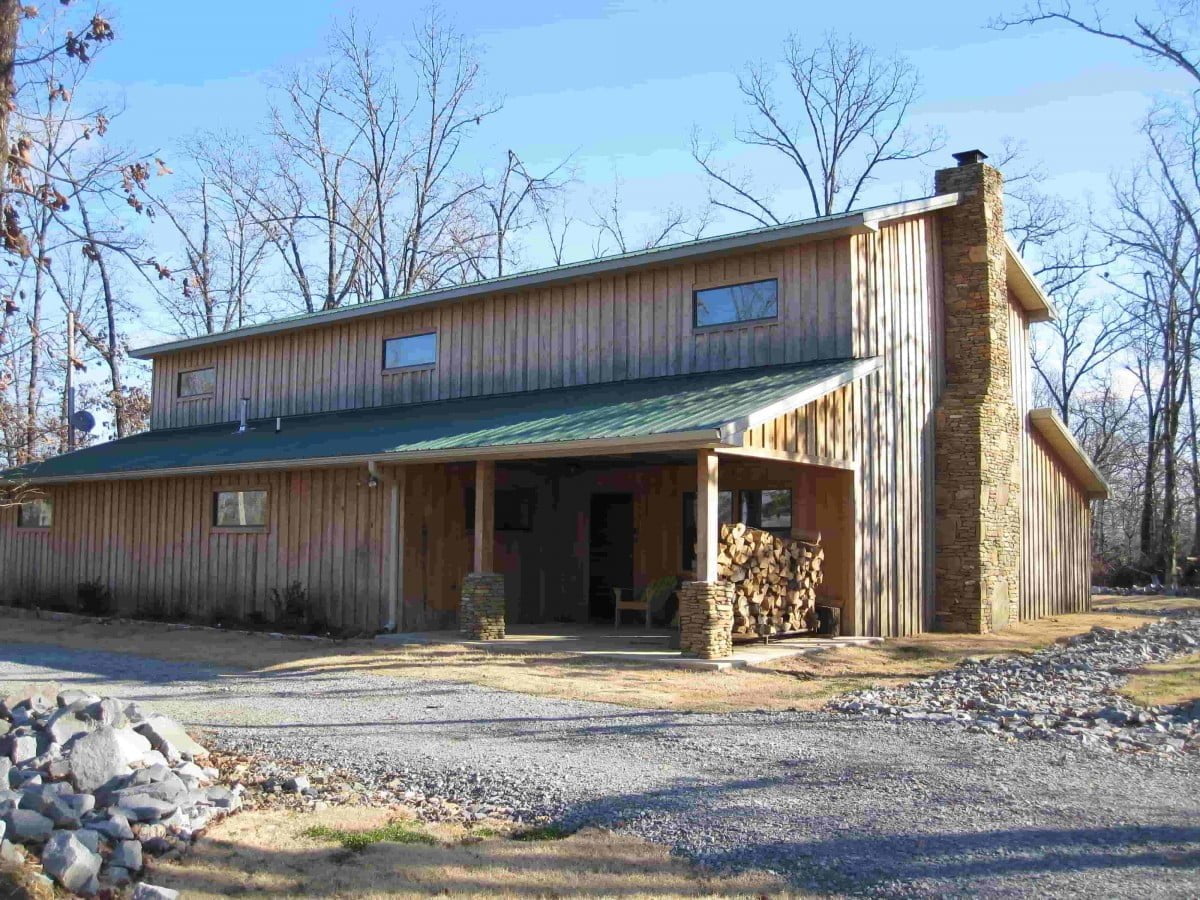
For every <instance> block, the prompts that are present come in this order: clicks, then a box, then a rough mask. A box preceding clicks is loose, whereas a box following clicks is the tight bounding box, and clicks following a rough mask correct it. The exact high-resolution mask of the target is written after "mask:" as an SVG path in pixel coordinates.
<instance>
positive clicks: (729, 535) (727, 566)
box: [717, 523, 825, 635]
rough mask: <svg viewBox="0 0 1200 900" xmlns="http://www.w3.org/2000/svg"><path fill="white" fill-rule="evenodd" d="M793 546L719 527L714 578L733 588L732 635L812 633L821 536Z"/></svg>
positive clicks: (757, 532)
mask: <svg viewBox="0 0 1200 900" xmlns="http://www.w3.org/2000/svg"><path fill="white" fill-rule="evenodd" d="M810 537H811V538H812V540H811V541H809V540H797V539H794V538H784V537H779V536H778V535H774V534H772V533H771V532H769V531H762V530H761V529H758V528H750V527H747V526H746V525H742V524H741V523H738V524H736V525H722V526H721V543H720V548H719V553H718V556H717V574H718V576H719V577H720V579H721V580H722V581H726V582H728V583H730V584H732V585H733V633H734V634H753V635H762V634H787V633H790V632H796V631H811V630H814V629H815V628H816V625H817V616H816V603H817V587H818V585H820V584H821V581H822V579H823V578H824V576H823V574H822V573H821V566H822V564H823V563H824V560H825V551H824V550H823V549H822V548H821V543H820V541H821V537H820V535H811V536H810Z"/></svg>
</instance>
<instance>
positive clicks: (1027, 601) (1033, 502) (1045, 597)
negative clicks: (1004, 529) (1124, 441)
mask: <svg viewBox="0 0 1200 900" xmlns="http://www.w3.org/2000/svg"><path fill="white" fill-rule="evenodd" d="M1024 444H1025V448H1024V454H1023V462H1024V471H1023V473H1022V477H1023V485H1022V487H1023V491H1022V496H1023V500H1024V503H1023V507H1024V508H1023V527H1022V541H1021V597H1020V617H1021V619H1022V620H1030V619H1039V618H1042V617H1043V616H1054V615H1060V614H1062V613H1071V612H1085V611H1087V610H1088V609H1090V608H1091V587H1090V585H1091V559H1092V527H1091V526H1092V518H1091V507H1090V503H1089V501H1088V498H1087V494H1086V492H1085V491H1084V490H1083V488H1082V487H1081V486H1080V485H1079V484H1078V483H1077V482H1076V481H1075V480H1074V478H1072V477H1071V476H1070V475H1069V474H1068V473H1067V472H1066V471H1065V469H1064V468H1063V467H1062V464H1061V463H1060V462H1059V461H1058V457H1057V456H1056V455H1055V453H1054V451H1053V450H1052V449H1051V448H1050V446H1049V445H1048V444H1047V443H1046V442H1045V441H1044V440H1043V439H1042V438H1041V437H1040V436H1039V435H1037V434H1035V433H1033V432H1031V431H1028V430H1027V431H1026V433H1025V440H1024Z"/></svg>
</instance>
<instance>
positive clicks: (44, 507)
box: [17, 497, 54, 528]
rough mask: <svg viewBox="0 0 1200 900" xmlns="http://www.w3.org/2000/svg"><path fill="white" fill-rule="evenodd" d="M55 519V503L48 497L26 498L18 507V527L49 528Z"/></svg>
mask: <svg viewBox="0 0 1200 900" xmlns="http://www.w3.org/2000/svg"><path fill="white" fill-rule="evenodd" d="M53 521H54V504H53V503H52V502H51V501H50V499H49V498H48V497H39V498H38V499H36V500H26V501H25V502H24V503H22V504H21V505H20V506H18V507H17V527H18V528H49V527H50V523H51V522H53Z"/></svg>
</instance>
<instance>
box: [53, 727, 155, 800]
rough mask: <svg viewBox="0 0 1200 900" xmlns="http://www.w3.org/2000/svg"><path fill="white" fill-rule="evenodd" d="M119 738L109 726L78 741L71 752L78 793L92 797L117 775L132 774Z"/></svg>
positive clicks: (72, 779) (73, 781)
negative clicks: (81, 792) (91, 794)
mask: <svg viewBox="0 0 1200 900" xmlns="http://www.w3.org/2000/svg"><path fill="white" fill-rule="evenodd" d="M119 734H120V732H118V730H117V729H115V728H110V727H108V726H107V725H106V726H103V727H101V728H97V729H96V730H95V731H93V732H92V733H91V734H85V735H84V736H83V737H81V738H79V739H78V740H76V741H75V744H74V746H73V747H72V748H71V781H72V783H74V785H75V790H77V791H86V792H88V793H91V792H94V791H95V790H96V789H97V788H99V787H101V786H102V785H104V784H106V783H107V782H109V781H111V780H112V779H113V778H116V777H117V776H118V775H126V774H128V773H129V763H128V752H127V749H126V745H124V744H123V743H122V739H121V738H120V737H119ZM147 749H149V748H147Z"/></svg>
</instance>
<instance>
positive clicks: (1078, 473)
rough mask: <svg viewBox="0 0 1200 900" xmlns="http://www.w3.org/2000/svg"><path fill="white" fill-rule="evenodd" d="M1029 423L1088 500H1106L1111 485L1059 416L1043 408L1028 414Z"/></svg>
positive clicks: (1032, 410)
mask: <svg viewBox="0 0 1200 900" xmlns="http://www.w3.org/2000/svg"><path fill="white" fill-rule="evenodd" d="M1029 423H1030V425H1032V426H1033V428H1034V430H1035V431H1037V433H1038V434H1039V435H1041V436H1042V438H1044V439H1045V441H1046V443H1047V444H1049V445H1050V448H1051V449H1052V450H1053V451H1054V453H1055V455H1057V456H1058V458H1059V459H1060V460H1061V461H1062V463H1063V465H1065V466H1066V467H1067V470H1068V471H1069V472H1070V473H1071V474H1072V475H1073V476H1074V477H1075V480H1076V481H1078V482H1079V483H1080V485H1082V486H1083V489H1084V491H1085V492H1086V493H1087V496H1088V499H1089V500H1107V499H1108V482H1107V481H1105V479H1104V476H1103V475H1101V474H1100V470H1099V469H1097V468H1096V464H1095V463H1094V462H1092V458H1091V457H1090V456H1088V455H1087V451H1085V450H1084V449H1083V448H1082V447H1080V446H1079V442H1078V441H1076V440H1075V436H1074V435H1073V434H1071V429H1069V428H1068V427H1067V424H1066V423H1065V422H1064V421H1063V420H1062V419H1060V418H1059V417H1058V413H1056V412H1055V411H1054V410H1052V409H1050V408H1048V407H1040V408H1038V409H1031V410H1030V411H1029Z"/></svg>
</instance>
